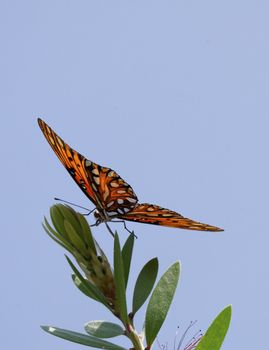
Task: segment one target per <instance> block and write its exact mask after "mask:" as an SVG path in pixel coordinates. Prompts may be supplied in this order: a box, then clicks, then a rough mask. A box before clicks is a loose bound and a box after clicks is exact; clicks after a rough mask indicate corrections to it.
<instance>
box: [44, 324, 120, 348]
mask: <svg viewBox="0 0 269 350" xmlns="http://www.w3.org/2000/svg"><path fill="white" fill-rule="evenodd" d="M41 328H42V329H43V330H44V331H45V332H48V333H50V334H52V335H55V336H56V337H59V338H63V339H66V340H69V341H71V342H73V343H78V344H82V345H87V346H91V347H93V348H99V349H107V350H126V349H125V348H122V347H121V346H119V345H116V344H113V343H110V342H108V341H105V340H101V339H98V338H95V337H92V336H90V335H86V334H82V333H78V332H73V331H69V330H67V329H61V328H57V327H51V326H41Z"/></svg>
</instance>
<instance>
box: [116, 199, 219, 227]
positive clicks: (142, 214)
mask: <svg viewBox="0 0 269 350" xmlns="http://www.w3.org/2000/svg"><path fill="white" fill-rule="evenodd" d="M120 218H121V219H123V220H128V221H135V222H142V223H144V224H152V225H161V226H168V227H177V228H182V229H186V230H196V231H223V230H222V229H220V228H218V227H215V226H211V225H207V224H203V223H200V222H197V221H194V220H191V219H188V218H185V217H184V216H182V215H180V214H179V213H176V212H174V211H172V210H169V209H165V208H161V207H159V206H158V205H153V204H148V203H143V204H137V205H136V206H135V207H134V209H133V210H132V211H131V212H129V213H126V214H125V215H121V216H120Z"/></svg>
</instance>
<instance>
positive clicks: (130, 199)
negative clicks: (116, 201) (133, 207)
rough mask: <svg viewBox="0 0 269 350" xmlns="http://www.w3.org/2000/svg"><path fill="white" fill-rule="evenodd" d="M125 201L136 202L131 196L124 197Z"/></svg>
mask: <svg viewBox="0 0 269 350" xmlns="http://www.w3.org/2000/svg"><path fill="white" fill-rule="evenodd" d="M126 199H127V201H129V202H130V203H136V202H137V200H136V199H134V198H131V197H126Z"/></svg>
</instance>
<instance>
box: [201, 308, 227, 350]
mask: <svg viewBox="0 0 269 350" xmlns="http://www.w3.org/2000/svg"><path fill="white" fill-rule="evenodd" d="M231 317H232V307H231V305H229V306H227V307H226V308H225V309H224V310H222V311H221V313H220V314H219V315H218V316H217V317H216V318H215V320H214V321H213V322H212V323H211V325H210V327H209V328H208V330H207V331H206V333H205V335H204V336H203V337H202V339H201V340H200V342H199V343H198V345H197V347H196V350H209V349H210V350H219V349H220V347H221V345H222V343H223V340H224V338H225V336H226V333H227V331H228V328H229V325H230V321H231Z"/></svg>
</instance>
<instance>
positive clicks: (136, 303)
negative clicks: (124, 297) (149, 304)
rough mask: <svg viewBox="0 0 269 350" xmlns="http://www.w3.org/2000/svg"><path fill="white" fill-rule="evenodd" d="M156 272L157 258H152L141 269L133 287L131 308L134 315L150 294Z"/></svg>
mask: <svg viewBox="0 0 269 350" xmlns="http://www.w3.org/2000/svg"><path fill="white" fill-rule="evenodd" d="M157 273H158V259H157V258H154V259H152V260H150V261H149V262H147V263H146V265H145V266H144V267H143V269H142V270H141V272H140V274H139V276H138V278H137V281H136V284H135V289H134V296H133V310H132V314H133V315H134V314H135V313H136V312H137V311H138V310H139V309H140V308H141V306H142V305H143V304H144V302H145V301H146V300H147V298H148V296H149V295H150V293H151V291H152V288H153V286H154V283H155V281H156V277H157Z"/></svg>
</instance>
